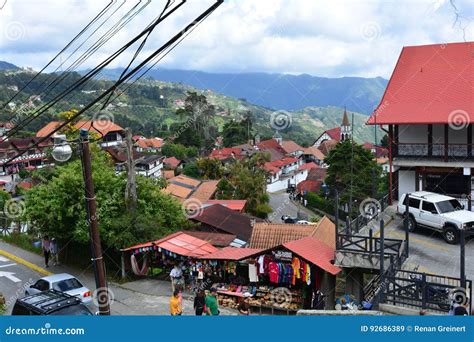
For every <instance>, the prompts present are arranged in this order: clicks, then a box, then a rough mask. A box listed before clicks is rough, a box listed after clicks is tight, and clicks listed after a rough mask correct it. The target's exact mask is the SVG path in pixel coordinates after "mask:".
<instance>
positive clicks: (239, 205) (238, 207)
mask: <svg viewBox="0 0 474 342" xmlns="http://www.w3.org/2000/svg"><path fill="white" fill-rule="evenodd" d="M213 204H220V205H222V206H224V207H227V208H229V209H232V210H235V211H238V212H241V211H242V210H244V208H245V205H246V204H247V200H209V201H207V202H206V203H204V205H213Z"/></svg>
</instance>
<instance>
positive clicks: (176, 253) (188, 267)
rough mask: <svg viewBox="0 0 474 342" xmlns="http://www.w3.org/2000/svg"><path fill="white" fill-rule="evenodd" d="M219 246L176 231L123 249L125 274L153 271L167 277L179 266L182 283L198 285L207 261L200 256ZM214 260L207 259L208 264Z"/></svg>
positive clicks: (151, 273) (143, 274) (213, 251)
mask: <svg viewBox="0 0 474 342" xmlns="http://www.w3.org/2000/svg"><path fill="white" fill-rule="evenodd" d="M218 250H219V249H218V248H216V247H214V246H213V245H211V244H210V243H209V242H207V241H204V240H201V239H198V238H196V237H193V236H191V235H188V234H186V233H184V232H177V233H174V234H171V235H168V236H166V237H164V238H162V239H159V240H155V241H149V242H146V243H142V244H139V245H135V246H131V247H128V248H124V249H122V250H121V252H122V276H123V277H125V275H126V274H127V272H132V273H134V274H135V275H136V276H148V275H154V274H156V272H154V271H153V270H160V274H162V275H164V276H165V277H168V275H169V274H170V271H171V269H172V268H174V267H175V266H178V267H179V268H180V270H181V273H182V279H183V286H184V285H185V284H186V285H187V286H188V287H192V286H195V284H196V282H197V281H198V280H199V278H201V281H203V280H204V278H205V272H204V267H203V265H204V262H203V261H202V260H201V259H200V258H201V257H204V256H206V255H208V254H211V253H215V252H217V251H218ZM208 263H211V261H208V262H207V261H206V264H208Z"/></svg>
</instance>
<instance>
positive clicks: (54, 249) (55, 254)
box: [49, 238, 59, 266]
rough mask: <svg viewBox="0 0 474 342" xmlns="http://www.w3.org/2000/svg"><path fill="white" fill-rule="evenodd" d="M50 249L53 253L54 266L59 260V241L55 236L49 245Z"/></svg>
mask: <svg viewBox="0 0 474 342" xmlns="http://www.w3.org/2000/svg"><path fill="white" fill-rule="evenodd" d="M49 251H50V253H51V261H52V262H53V266H57V265H58V264H59V262H58V243H57V241H56V239H55V238H52V239H51V242H50V245H49Z"/></svg>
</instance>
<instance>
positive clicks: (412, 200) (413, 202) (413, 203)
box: [403, 196, 420, 209]
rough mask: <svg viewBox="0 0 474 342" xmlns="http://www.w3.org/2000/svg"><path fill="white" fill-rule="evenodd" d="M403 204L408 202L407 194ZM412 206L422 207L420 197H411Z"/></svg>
mask: <svg viewBox="0 0 474 342" xmlns="http://www.w3.org/2000/svg"><path fill="white" fill-rule="evenodd" d="M403 204H404V205H406V204H407V196H405V199H404V201H403ZM408 205H409V206H410V207H412V208H416V209H419V208H420V200H419V199H416V198H413V197H410V202H409V204H408Z"/></svg>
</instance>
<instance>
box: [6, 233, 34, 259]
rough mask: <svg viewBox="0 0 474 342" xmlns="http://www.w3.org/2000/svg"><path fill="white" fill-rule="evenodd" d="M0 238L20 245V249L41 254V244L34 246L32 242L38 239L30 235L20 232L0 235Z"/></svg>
mask: <svg viewBox="0 0 474 342" xmlns="http://www.w3.org/2000/svg"><path fill="white" fill-rule="evenodd" d="M0 238H1V239H2V240H3V241H5V242H8V243H10V244H12V245H15V246H17V247H20V248H21V249H24V250H27V251H30V252H33V253H36V254H41V245H40V246H39V247H35V246H34V245H33V242H36V241H38V239H37V238H34V237H32V236H31V235H28V234H22V233H12V234H10V235H5V236H1V237H0Z"/></svg>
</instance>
